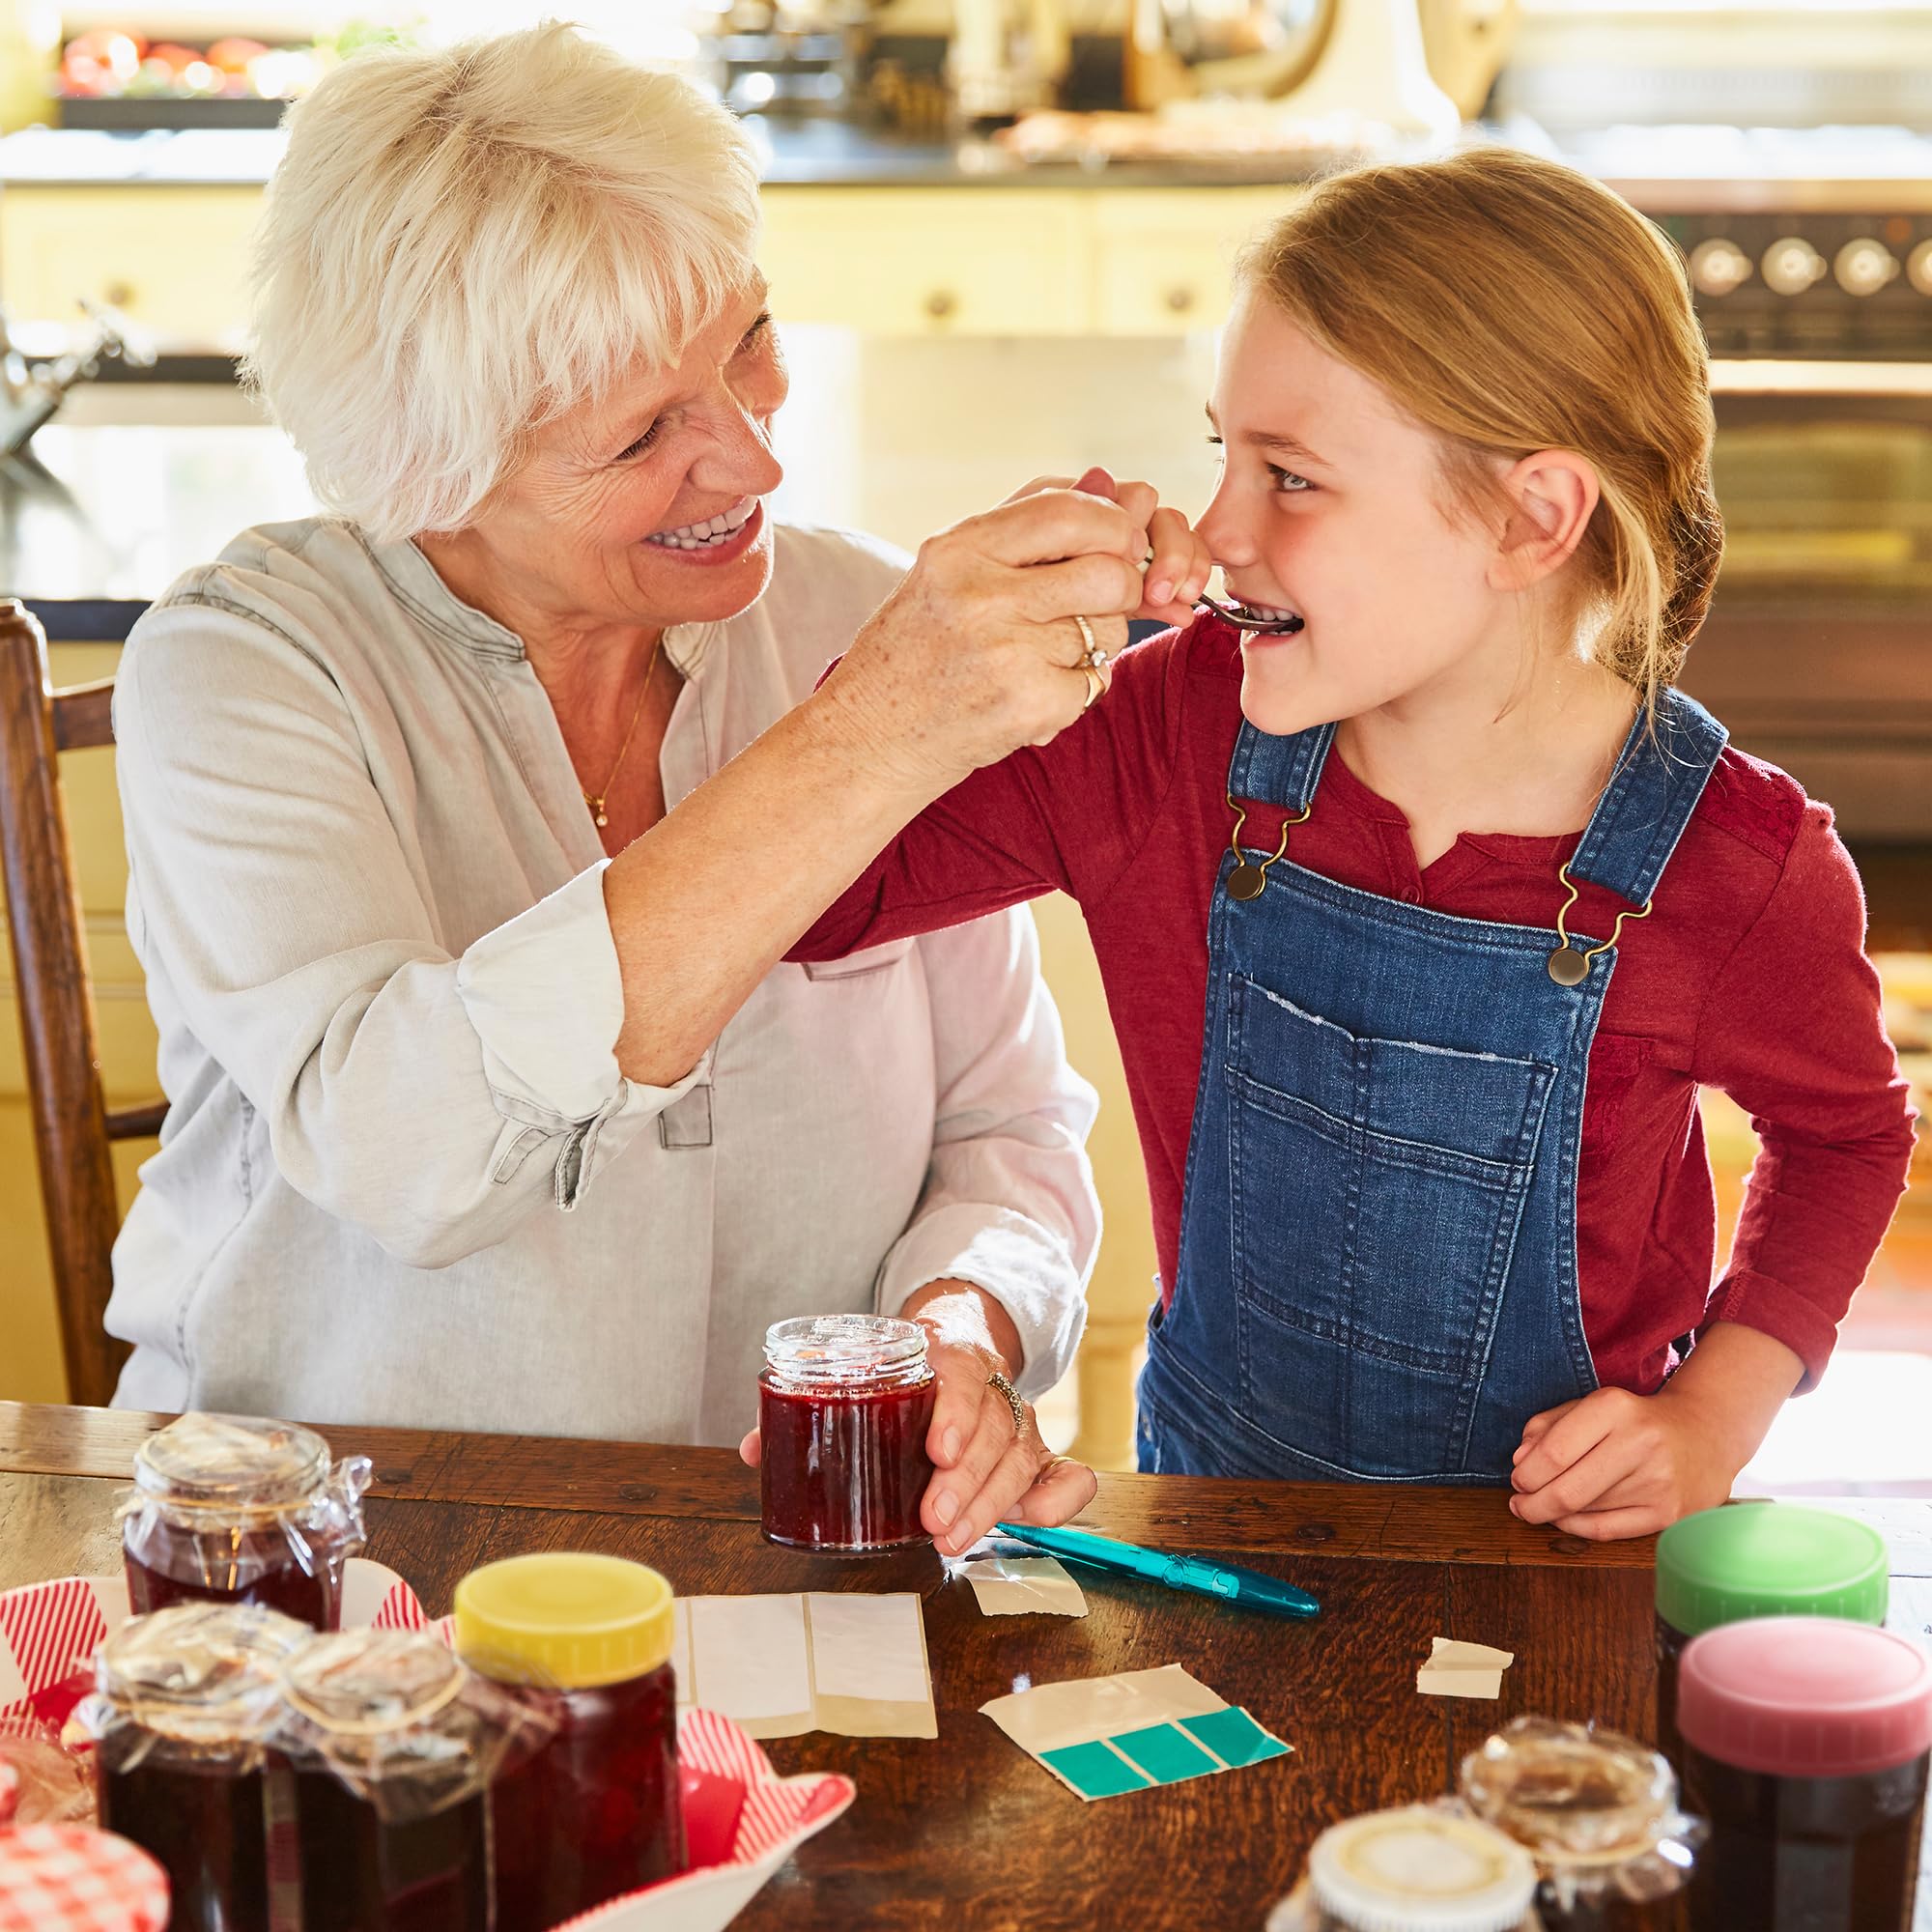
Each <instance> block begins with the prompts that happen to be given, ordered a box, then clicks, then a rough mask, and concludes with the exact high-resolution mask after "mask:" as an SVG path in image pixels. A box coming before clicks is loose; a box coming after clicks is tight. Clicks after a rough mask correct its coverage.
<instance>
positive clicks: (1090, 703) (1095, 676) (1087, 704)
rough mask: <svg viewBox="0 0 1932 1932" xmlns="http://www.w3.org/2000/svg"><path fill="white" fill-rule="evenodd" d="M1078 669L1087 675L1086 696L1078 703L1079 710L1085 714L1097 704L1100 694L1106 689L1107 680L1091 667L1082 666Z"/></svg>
mask: <svg viewBox="0 0 1932 1932" xmlns="http://www.w3.org/2000/svg"><path fill="white" fill-rule="evenodd" d="M1080 668H1081V669H1082V670H1084V671H1085V672H1086V673H1087V696H1085V697H1084V698H1082V699H1081V701H1080V709H1081V711H1082V712H1083V713H1085V712H1088V711H1092V710H1093V708H1094V705H1095V704H1097V703H1098V702H1099V699H1100V695H1101V693H1103V692H1104V691H1105V690H1106V689H1107V680H1106V679H1105V678H1104V677H1102V676H1101V675H1100V673H1099V672H1098V671H1097V670H1095V669H1094V667H1093V666H1092V665H1082V666H1081V667H1080Z"/></svg>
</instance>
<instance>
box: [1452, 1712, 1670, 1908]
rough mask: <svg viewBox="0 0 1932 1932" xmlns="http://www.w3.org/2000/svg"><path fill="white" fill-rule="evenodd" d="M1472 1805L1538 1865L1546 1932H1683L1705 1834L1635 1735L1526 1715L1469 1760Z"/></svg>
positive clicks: (1467, 1791) (1663, 1767) (1465, 1787)
mask: <svg viewBox="0 0 1932 1932" xmlns="http://www.w3.org/2000/svg"><path fill="white" fill-rule="evenodd" d="M1461 1785H1462V1794H1463V1804H1466V1805H1467V1806H1468V1807H1469V1810H1470V1812H1471V1813H1472V1814H1473V1815H1474V1816H1476V1817H1478V1818H1480V1819H1482V1821H1483V1822H1484V1823H1485V1824H1487V1825H1493V1826H1494V1827H1495V1829H1496V1830H1497V1831H1499V1832H1501V1833H1504V1835H1505V1836H1507V1837H1511V1838H1514V1839H1515V1840H1516V1842H1517V1843H1518V1844H1520V1846H1521V1847H1522V1848H1523V1849H1524V1850H1525V1851H1526V1852H1528V1854H1529V1855H1530V1857H1531V1858H1533V1859H1534V1860H1535V1861H1536V1869H1537V1889H1536V1909H1537V1916H1538V1918H1539V1919H1540V1920H1541V1922H1542V1927H1543V1932H1676V1928H1677V1927H1678V1926H1679V1925H1680V1923H1681V1922H1682V1920H1681V1912H1682V1897H1681V1894H1682V1892H1683V1890H1684V1887H1685V1885H1686V1884H1687V1883H1688V1881H1689V1879H1690V1868H1691V1863H1692V1860H1693V1858H1694V1854H1695V1848H1696V1846H1697V1845H1698V1844H1699V1843H1700V1842H1701V1841H1702V1838H1703V1827H1702V1825H1701V1824H1699V1823H1698V1822H1697V1821H1696V1820H1694V1819H1690V1818H1687V1817H1686V1816H1685V1815H1684V1814H1683V1812H1681V1811H1680V1810H1679V1809H1678V1808H1677V1776H1676V1774H1675V1773H1674V1772H1672V1770H1671V1769H1670V1767H1669V1766H1668V1765H1667V1764H1666V1763H1664V1761H1663V1759H1662V1757H1661V1756H1660V1755H1659V1754H1658V1753H1657V1752H1656V1751H1654V1750H1651V1749H1650V1748H1649V1747H1647V1746H1644V1745H1640V1744H1638V1743H1637V1742H1636V1740H1635V1739H1634V1738H1627V1737H1623V1736H1621V1735H1620V1734H1619V1733H1617V1732H1615V1731H1608V1730H1600V1729H1598V1728H1597V1727H1596V1726H1595V1725H1593V1724H1565V1723H1558V1722H1556V1721H1555V1720H1554V1719H1549V1718H1517V1719H1512V1721H1511V1722H1510V1723H1508V1724H1507V1725H1505V1726H1504V1727H1503V1729H1501V1730H1500V1731H1498V1732H1496V1733H1495V1735H1494V1736H1492V1738H1490V1739H1489V1740H1488V1741H1487V1742H1486V1743H1485V1744H1484V1745H1483V1747H1482V1748H1481V1749H1480V1750H1474V1751H1471V1752H1470V1753H1469V1755H1468V1756H1467V1757H1465V1758H1464V1759H1463V1770H1462V1778H1461Z"/></svg>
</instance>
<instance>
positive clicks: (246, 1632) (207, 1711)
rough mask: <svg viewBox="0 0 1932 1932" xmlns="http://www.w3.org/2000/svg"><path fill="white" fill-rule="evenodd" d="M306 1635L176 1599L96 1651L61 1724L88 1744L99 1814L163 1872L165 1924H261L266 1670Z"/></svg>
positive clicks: (271, 1719)
mask: <svg viewBox="0 0 1932 1932" xmlns="http://www.w3.org/2000/svg"><path fill="white" fill-rule="evenodd" d="M311 1634H312V1633H311V1632H310V1631H309V1629H308V1628H307V1626H306V1625H303V1624H298V1623H297V1622H296V1621H295V1619H294V1618H292V1617H285V1616H282V1615H279V1614H278V1613H277V1612H276V1611H273V1610H266V1609H262V1608H260V1607H259V1606H257V1605H248V1604H178V1605H174V1606H173V1607H171V1608H169V1609H165V1610H158V1611H156V1613H155V1614H154V1615H153V1616H151V1617H135V1618H132V1619H130V1620H129V1621H128V1622H127V1623H125V1624H123V1625H122V1626H121V1628H120V1629H119V1630H118V1631H116V1632H115V1633H114V1634H113V1635H111V1636H110V1637H108V1638H107V1640H106V1641H105V1642H104V1643H103V1644H102V1645H101V1646H100V1649H99V1652H98V1653H97V1655H96V1658H95V1690H94V1694H93V1695H92V1696H90V1697H87V1698H85V1699H84V1700H83V1701H82V1702H81V1704H80V1706H79V1707H78V1709H77V1710H76V1711H75V1712H74V1718H73V1723H74V1727H75V1729H76V1730H77V1731H78V1732H80V1733H81V1734H83V1735H85V1736H87V1737H90V1738H92V1739H93V1740H94V1741H95V1753H94V1771H95V1789H96V1792H97V1795H98V1797H99V1807H100V1824H101V1827H102V1829H103V1830H105V1831H109V1832H114V1833H118V1834H119V1835H120V1836H122V1837H124V1838H127V1839H129V1840H131V1841H132V1842H133V1843H134V1844H136V1845H139V1846H140V1848H141V1849H142V1850H143V1851H144V1852H146V1853H147V1854H148V1855H149V1856H150V1857H151V1858H152V1859H154V1860H155V1861H156V1862H157V1863H158V1864H159V1865H160V1866H161V1868H162V1869H163V1870H164V1871H165V1872H166V1873H167V1875H168V1884H169V1887H170V1889H171V1890H172V1893H173V1900H174V1917H173V1918H172V1919H171V1920H170V1925H171V1932H269V1928H270V1896H269V1863H268V1819H269V1812H270V1804H271V1794H270V1781H271V1779H277V1778H280V1777H281V1776H283V1775H284V1774H283V1773H282V1771H281V1769H280V1760H279V1757H278V1756H277V1754H276V1751H275V1745H276V1741H277V1738H278V1735H279V1730H280V1722H281V1693H280V1689H279V1684H278V1675H279V1671H280V1668H281V1664H282V1660H283V1659H284V1658H286V1657H287V1656H288V1655H289V1654H290V1653H291V1652H292V1651H294V1650H295V1649H296V1648H297V1647H298V1645H300V1644H302V1643H305V1642H306V1641H307V1640H308V1638H309V1637H310V1635H311Z"/></svg>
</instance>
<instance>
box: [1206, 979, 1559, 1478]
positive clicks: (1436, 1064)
mask: <svg viewBox="0 0 1932 1932" xmlns="http://www.w3.org/2000/svg"><path fill="white" fill-rule="evenodd" d="M1475 1031H1476V1037H1481V1032H1480V1029H1477V1030H1475ZM1225 1038H1226V1054H1225V1058H1224V1065H1223V1075H1224V1078H1225V1080H1226V1083H1227V1087H1228V1103H1229V1104H1228V1116H1229V1118H1228V1163H1229V1176H1228V1179H1229V1195H1230V1200H1229V1209H1230V1218H1231V1236H1232V1239H1231V1248H1230V1262H1231V1265H1232V1268H1233V1274H1234V1290H1235V1303H1236V1309H1235V1313H1236V1343H1237V1350H1238V1357H1239V1361H1238V1373H1239V1384H1240V1391H1241V1399H1242V1405H1243V1411H1244V1413H1245V1414H1246V1416H1247V1417H1248V1418H1249V1419H1250V1421H1252V1422H1253V1423H1254V1424H1255V1425H1256V1426H1257V1427H1258V1428H1259V1429H1261V1430H1263V1431H1264V1432H1265V1433H1266V1434H1267V1435H1272V1436H1274V1437H1275V1438H1276V1439H1277V1440H1278V1441H1280V1442H1282V1443H1283V1444H1285V1445H1287V1446H1288V1447H1290V1448H1292V1449H1293V1450H1295V1451H1297V1452H1299V1453H1300V1454H1302V1455H1305V1456H1309V1457H1312V1458H1315V1459H1316V1460H1318V1461H1320V1462H1321V1463H1327V1464H1329V1465H1331V1466H1332V1467H1334V1468H1335V1469H1336V1470H1337V1472H1338V1473H1348V1474H1352V1475H1360V1476H1370V1477H1375V1476H1381V1477H1400V1476H1413V1475H1419V1474H1438V1473H1439V1474H1447V1473H1450V1472H1454V1471H1459V1470H1462V1469H1463V1468H1464V1467H1465V1465H1466V1458H1467V1454H1468V1438H1469V1431H1470V1427H1471V1423H1472V1420H1473V1415H1474V1393H1475V1391H1476V1389H1477V1388H1478V1387H1479V1386H1480V1385H1481V1383H1482V1381H1483V1377H1484V1370H1485V1366H1486V1364H1487V1362H1488V1360H1489V1356H1490V1351H1491V1348H1492V1342H1493V1340H1494V1335H1495V1327H1496V1318H1497V1314H1498V1311H1499V1309H1500V1307H1501V1304H1502V1298H1503V1288H1504V1285H1505V1282H1506V1281H1507V1279H1508V1276H1509V1269H1510V1260H1511V1255H1512V1252H1513V1249H1514V1245H1515V1242H1516V1238H1517V1232H1518V1228H1519V1226H1520V1221H1521V1218H1522V1212H1523V1206H1524V1203H1525V1201H1526V1200H1527V1198H1528V1195H1529V1190H1530V1182H1531V1179H1532V1175H1533V1172H1534V1168H1535V1162H1536V1151H1537V1144H1538V1141H1539V1139H1540V1137H1541V1134H1542V1130H1543V1121H1544V1114H1545V1110H1546V1106H1547V1103H1548V1097H1549V1094H1550V1091H1551V1088H1552V1085H1553V1083H1554V1081H1555V1078H1556V1074H1557V1068H1556V1067H1555V1066H1554V1065H1550V1064H1548V1063H1546V1062H1543V1061H1540V1060H1530V1059H1516V1058H1510V1057H1507V1056H1503V1055H1498V1054H1493V1053H1482V1052H1468V1051H1463V1050H1460V1049H1456V1048H1451V1047H1446V1046H1440V1045H1435V1044H1433V1043H1430V1042H1426V1041H1418V1040H1400V1039H1379V1038H1375V1037H1365V1036H1361V1035H1357V1034H1355V1033H1352V1032H1350V1031H1349V1030H1348V1029H1347V1028H1345V1027H1342V1026H1339V1025H1337V1024H1336V1023H1335V1022H1334V1021H1332V1020H1329V1019H1326V1018H1324V1017H1322V1016H1321V1014H1319V1013H1315V1012H1311V1011H1309V1010H1308V1009H1305V1008H1302V1007H1300V1006H1297V1005H1296V1004H1295V1003H1294V1002H1293V1001H1292V1000H1289V999H1287V998H1285V997H1284V996H1283V995H1281V994H1279V993H1276V992H1274V991H1272V990H1271V989H1270V988H1268V987H1266V986H1264V985H1262V984H1260V983H1259V982H1258V981H1256V980H1252V979H1248V978H1245V977H1241V976H1238V975H1237V976H1234V977H1232V978H1231V979H1230V980H1229V984H1228V1027H1227V1033H1226V1036H1225Z"/></svg>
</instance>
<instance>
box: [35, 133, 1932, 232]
mask: <svg viewBox="0 0 1932 1932" xmlns="http://www.w3.org/2000/svg"><path fill="white" fill-rule="evenodd" d="M745 125H746V126H747V128H749V129H750V130H751V132H752V135H753V139H754V140H755V141H756V143H757V145H758V148H759V151H760V154H761V156H763V166H764V180H765V185H766V186H767V187H778V188H785V187H908V188H913V187H1036V188H1069V187H1071V188H1095V187H1105V188H1122V189H1125V188H1150V187H1156V188H1157V187H1174V188H1187V187H1216V186H1225V187H1264V186H1271V185H1285V184H1290V183H1294V182H1302V181H1307V180H1309V179H1311V178H1312V177H1313V176H1315V175H1316V174H1319V173H1321V171H1322V170H1323V168H1324V167H1325V165H1326V160H1325V157H1323V156H1319V155H1309V154H1293V153H1291V154H1280V155H1249V156H1203V157H1201V158H1199V159H1194V160H1160V161H1145V162H1141V161H1133V162H1111V163H1108V164H1105V165H1096V166H1082V165H1079V164H1076V163H1072V162H1047V163H1028V162H1024V161H1020V160H1018V159H1016V158H1014V157H1013V156H1011V155H1009V154H1008V153H1007V152H1006V151H1005V150H1004V149H1001V148H998V147H995V146H993V145H992V144H991V143H989V142H986V141H968V142H963V143H957V144H955V143H952V142H940V141H915V140H907V139H903V138H900V137H897V136H895V135H893V134H891V133H887V132H884V131H880V130H877V129H873V128H861V127H853V126H850V125H848V124H846V123H844V122H837V121H797V122H781V121H771V120H767V119H765V118H763V117H761V116H756V115H753V116H752V117H750V118H749V119H748V120H747V122H746V124H745ZM1471 133H1472V136H1473V137H1474V138H1477V139H1497V140H1510V141H1513V142H1516V143H1518V144H1520V145H1522V146H1527V147H1531V148H1534V149H1538V150H1541V151H1543V152H1546V153H1550V154H1554V155H1558V156H1560V157H1561V158H1564V159H1567V160H1570V161H1572V162H1573V163H1574V164H1575V165H1577V167H1580V168H1582V169H1583V170H1584V171H1585V172H1586V173H1590V174H1595V175H1598V176H1599V177H1600V178H1601V179H1603V180H1605V181H1607V182H1608V183H1609V184H1610V185H1612V186H1614V187H1616V188H1617V189H1618V190H1619V192H1621V193H1623V194H1625V195H1627V196H1628V197H1629V198H1630V199H1631V200H1632V201H1634V202H1635V204H1636V205H1637V206H1638V207H1639V208H1643V209H1645V210H1647V211H1649V212H1651V213H1671V212H1674V211H1676V210H1679V209H1685V208H1693V209H1698V210H1725V209H1733V208H1735V209H1740V210H1749V209H1773V208H1791V209H1814V208H1843V209H1846V210H1849V211H1857V210H1860V209H1864V208H1874V207H1883V208H1885V209H1887V210H1891V209H1897V208H1904V207H1911V208H1932V139H1927V138H1926V137H1924V136H1922V135H1918V134H1915V133H1912V132H1910V131H1908V130H1906V129H1903V128H1805V129H1799V130H1790V129H1779V128H1731V127H1718V126H1713V127H1682V128H1603V129H1600V130H1597V131H1594V132H1591V133H1589V134H1585V135H1579V136H1577V138H1575V139H1574V140H1572V141H1569V142H1567V143H1564V144H1557V143H1553V142H1551V141H1550V140H1549V139H1548V137H1547V136H1545V135H1544V133H1543V132H1542V130H1541V129H1540V128H1536V127H1534V126H1533V125H1528V124H1512V125H1511V126H1509V127H1507V128H1474V129H1472V130H1471ZM284 144H285V143H284V136H283V135H282V133H281V131H280V130H279V129H276V128H185V129H180V130H168V129H159V128H157V129H153V130H150V131H148V132H145V133H108V132H102V131H99V130H95V129H90V128H26V129H23V130H22V131H21V132H19V133H16V134H11V135H9V136H7V137H6V138H5V139H3V140H0V187H6V186H22V187H24V186H29V185H31V186H35V187H55V186H58V187H126V186H135V185H142V186H152V187H258V186H260V185H262V184H263V183H264V182H266V181H267V180H268V179H269V177H270V174H272V173H273V171H274V167H275V164H276V162H277V161H278V160H280V158H281V155H282V150H283V147H284Z"/></svg>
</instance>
